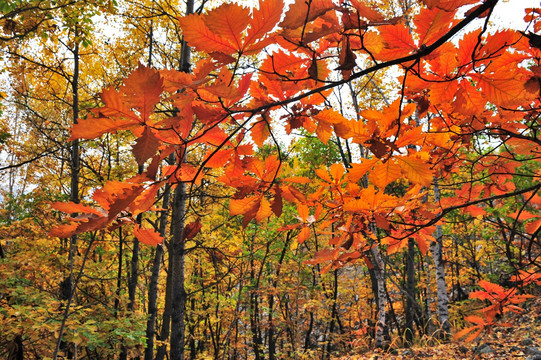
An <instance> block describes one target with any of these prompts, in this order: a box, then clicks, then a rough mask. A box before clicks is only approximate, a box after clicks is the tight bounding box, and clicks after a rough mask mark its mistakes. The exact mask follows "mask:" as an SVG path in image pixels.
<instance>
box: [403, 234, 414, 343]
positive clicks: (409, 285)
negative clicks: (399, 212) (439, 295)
mask: <svg viewBox="0 0 541 360" xmlns="http://www.w3.org/2000/svg"><path fill="white" fill-rule="evenodd" d="M415 285H416V281H415V240H413V239H412V238H409V239H408V252H407V256H406V291H407V300H406V327H405V329H404V333H405V334H404V343H405V345H406V346H407V347H410V346H411V345H413V335H414V329H413V322H414V319H415V303H414V301H415Z"/></svg>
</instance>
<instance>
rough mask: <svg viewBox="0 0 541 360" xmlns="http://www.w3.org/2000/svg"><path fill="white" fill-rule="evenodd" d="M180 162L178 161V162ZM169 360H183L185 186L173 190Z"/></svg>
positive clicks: (179, 185) (178, 186) (181, 185)
mask: <svg viewBox="0 0 541 360" xmlns="http://www.w3.org/2000/svg"><path fill="white" fill-rule="evenodd" d="M179 161H180V160H179ZM171 218H172V219H171V234H172V238H171V254H170V260H169V261H171V262H172V274H171V276H172V278H171V280H172V281H171V299H172V301H171V351H170V359H171V360H184V337H185V333H184V313H185V311H186V290H185V289H184V261H185V258H184V256H185V253H184V240H183V238H182V237H183V233H184V224H185V220H186V184H184V183H180V184H178V185H177V187H176V189H175V197H174V200H173V211H172V215H171Z"/></svg>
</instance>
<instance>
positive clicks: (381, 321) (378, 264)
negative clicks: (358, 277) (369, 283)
mask: <svg viewBox="0 0 541 360" xmlns="http://www.w3.org/2000/svg"><path fill="white" fill-rule="evenodd" d="M370 252H371V253H372V258H373V260H374V264H373V265H374V275H375V279H376V284H377V305H378V320H377V323H376V331H375V338H376V339H375V340H376V347H377V348H383V347H384V341H385V332H386V328H387V322H386V311H385V308H386V306H387V296H386V294H385V263H384V262H383V258H382V257H381V253H380V250H379V246H375V247H373V248H372V249H371V250H370Z"/></svg>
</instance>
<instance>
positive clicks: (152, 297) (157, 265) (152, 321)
mask: <svg viewBox="0 0 541 360" xmlns="http://www.w3.org/2000/svg"><path fill="white" fill-rule="evenodd" d="M170 194H171V187H170V185H167V186H166V187H165V190H164V194H163V202H162V208H164V209H168V208H169V197H170ZM167 213H168V211H167V210H164V211H163V212H162V213H161V215H160V228H159V233H160V235H161V236H162V237H165V232H166V226H167ZM162 258H163V245H161V244H160V245H158V246H157V247H156V253H155V254H154V261H153V263H152V273H151V275H150V285H149V287H148V319H147V329H146V337H147V344H146V348H145V360H152V359H153V358H154V338H155V334H156V319H157V317H158V281H159V279H160V269H161V264H162Z"/></svg>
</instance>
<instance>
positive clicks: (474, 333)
mask: <svg viewBox="0 0 541 360" xmlns="http://www.w3.org/2000/svg"><path fill="white" fill-rule="evenodd" d="M478 284H479V286H480V287H482V288H483V289H484V290H479V291H473V292H471V293H470V295H469V297H470V299H479V300H485V301H488V302H490V305H488V306H486V307H484V308H482V309H480V310H479V312H480V314H481V315H480V316H479V315H470V316H466V317H465V318H464V319H465V320H467V321H469V322H471V323H472V324H475V325H474V326H471V327H467V328H464V329H462V330H461V331H459V332H457V333H456V334H455V339H459V338H462V337H465V336H466V335H467V337H466V341H472V340H474V339H475V338H477V337H478V336H479V335H480V334H481V333H482V332H483V331H490V330H491V329H492V328H493V327H494V326H511V324H509V323H502V322H499V319H501V317H502V316H503V315H504V314H505V313H506V312H509V311H512V312H515V313H521V312H522V311H523V309H522V308H520V307H518V306H517V305H518V304H521V303H523V302H525V301H526V300H528V299H529V298H532V297H534V296H533V295H520V294H517V291H518V290H517V289H515V288H512V289H504V288H503V287H502V286H500V285H497V284H493V283H491V282H488V281H486V280H481V281H479V283H478ZM468 334H469V335H468Z"/></svg>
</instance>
